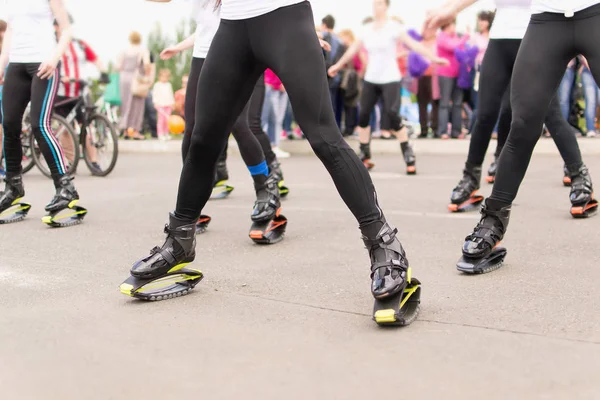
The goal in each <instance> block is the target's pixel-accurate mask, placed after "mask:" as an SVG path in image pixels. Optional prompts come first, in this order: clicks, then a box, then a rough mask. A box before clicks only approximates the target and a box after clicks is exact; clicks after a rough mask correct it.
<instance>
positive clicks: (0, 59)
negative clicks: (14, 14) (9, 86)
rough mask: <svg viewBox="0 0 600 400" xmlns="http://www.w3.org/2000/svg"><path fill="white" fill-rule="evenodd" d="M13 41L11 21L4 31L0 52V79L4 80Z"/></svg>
mask: <svg viewBox="0 0 600 400" xmlns="http://www.w3.org/2000/svg"><path fill="white" fill-rule="evenodd" d="M11 42H12V27H11V25H10V23H8V26H7V27H6V32H4V40H3V41H2V54H0V78H1V79H0V81H3V80H4V71H5V70H6V66H7V65H8V54H9V53H10V45H11Z"/></svg>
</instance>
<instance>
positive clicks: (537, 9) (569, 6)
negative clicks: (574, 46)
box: [531, 0, 600, 17]
mask: <svg viewBox="0 0 600 400" xmlns="http://www.w3.org/2000/svg"><path fill="white" fill-rule="evenodd" d="M596 4H600V0H533V1H532V3H531V13H532V14H539V13H543V12H551V13H561V14H565V15H566V16H567V17H572V16H573V15H572V14H573V13H576V12H577V11H581V10H585V9H586V8H588V7H591V6H593V5H596Z"/></svg>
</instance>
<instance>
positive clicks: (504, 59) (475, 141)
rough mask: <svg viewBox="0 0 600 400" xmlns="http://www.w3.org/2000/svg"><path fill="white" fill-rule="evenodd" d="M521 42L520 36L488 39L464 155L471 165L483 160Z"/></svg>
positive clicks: (476, 164)
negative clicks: (476, 100) (467, 148)
mask: <svg viewBox="0 0 600 400" xmlns="http://www.w3.org/2000/svg"><path fill="white" fill-rule="evenodd" d="M520 43H521V41H520V40H490V44H489V46H488V48H487V50H486V53H485V56H484V58H483V64H482V66H481V75H480V79H479V96H478V97H479V98H478V106H477V116H476V122H475V126H474V127H473V132H471V142H470V143H469V154H468V156H467V163H468V164H470V165H473V166H481V165H482V164H483V160H484V159H485V154H486V152H487V149H488V146H489V144H490V139H491V137H492V133H493V132H494V127H495V126H496V123H497V122H498V115H499V113H500V109H501V105H502V99H503V95H504V93H506V90H507V89H508V87H509V85H510V82H511V75H512V71H513V65H514V60H515V58H516V55H517V52H518V51H519V45H520ZM507 132H508V130H507Z"/></svg>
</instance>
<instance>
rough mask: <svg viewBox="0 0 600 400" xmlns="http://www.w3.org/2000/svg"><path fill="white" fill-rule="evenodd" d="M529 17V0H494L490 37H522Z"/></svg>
mask: <svg viewBox="0 0 600 400" xmlns="http://www.w3.org/2000/svg"><path fill="white" fill-rule="evenodd" d="M530 18H531V0H496V16H495V17H494V23H493V24H492V29H491V30H490V39H523V37H524V36H525V32H526V31H527V26H528V25H529V19H530Z"/></svg>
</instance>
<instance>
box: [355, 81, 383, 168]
mask: <svg viewBox="0 0 600 400" xmlns="http://www.w3.org/2000/svg"><path fill="white" fill-rule="evenodd" d="M378 99H379V92H378V90H377V85H374V84H372V83H370V82H364V85H363V90H362V93H361V95H360V108H359V115H358V129H357V130H358V142H359V146H360V159H361V160H362V161H363V163H365V165H366V166H367V167H368V168H371V167H373V164H372V163H371V134H372V129H373V126H374V125H375V123H374V122H373V115H376V114H375V105H376V104H377V100H378ZM375 119H376V118H375Z"/></svg>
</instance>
